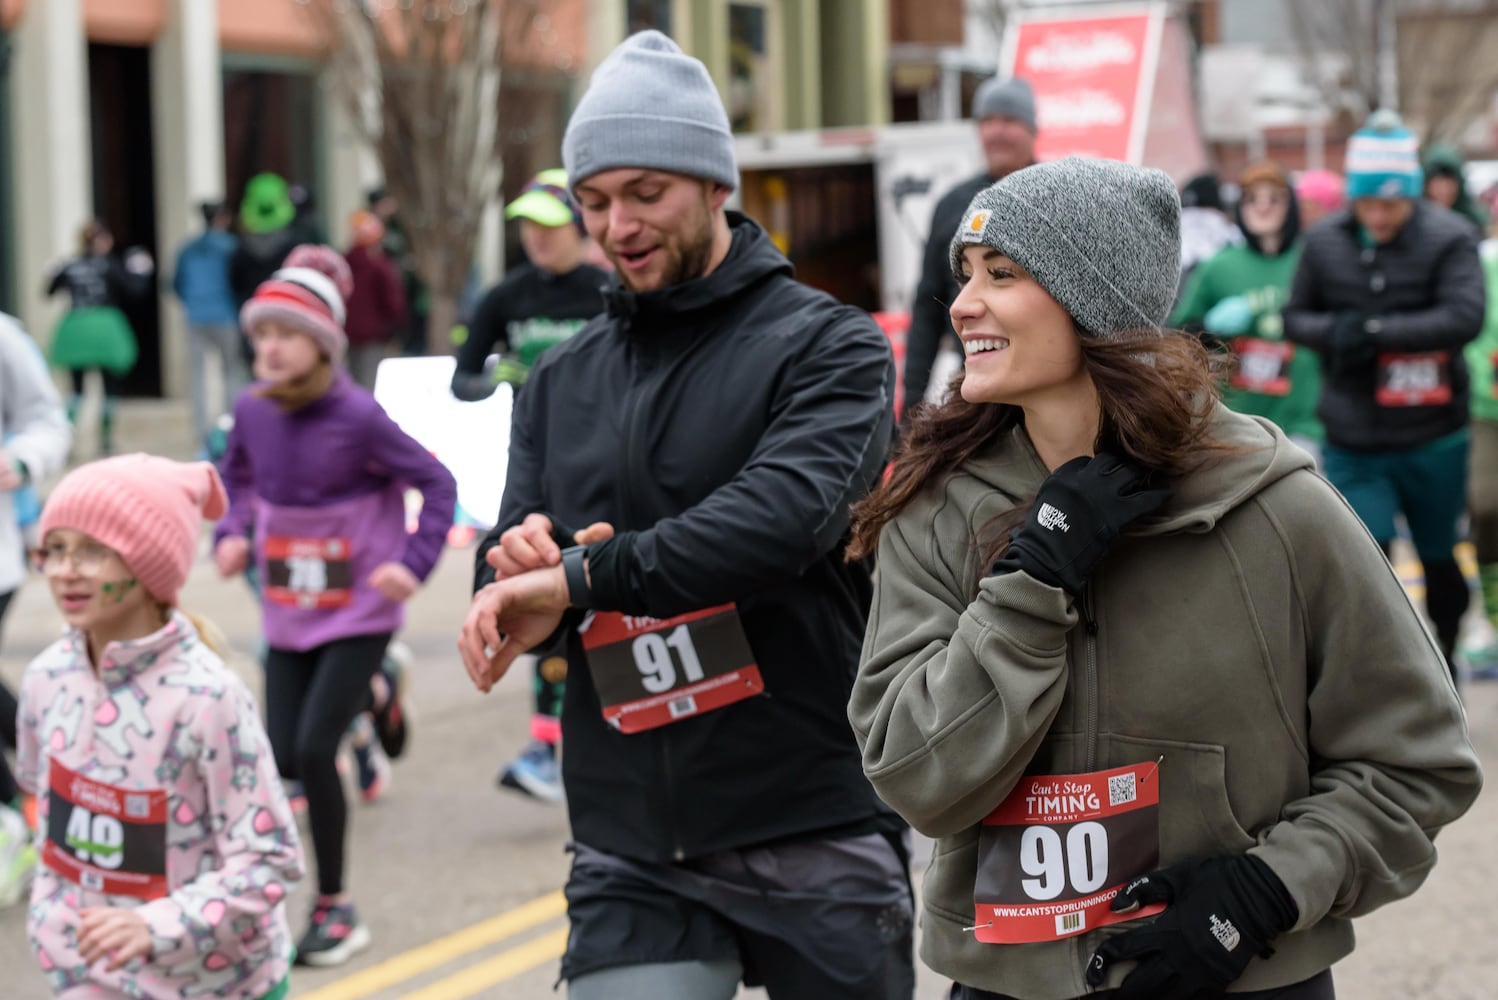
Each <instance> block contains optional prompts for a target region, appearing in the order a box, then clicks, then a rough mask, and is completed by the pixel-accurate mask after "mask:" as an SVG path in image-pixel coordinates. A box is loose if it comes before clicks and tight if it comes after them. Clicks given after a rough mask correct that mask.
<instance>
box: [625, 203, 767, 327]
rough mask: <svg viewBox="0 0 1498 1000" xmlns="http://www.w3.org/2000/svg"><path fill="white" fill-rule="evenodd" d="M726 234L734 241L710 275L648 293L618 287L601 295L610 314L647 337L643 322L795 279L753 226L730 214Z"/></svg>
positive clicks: (682, 313)
mask: <svg viewBox="0 0 1498 1000" xmlns="http://www.w3.org/2000/svg"><path fill="white" fill-rule="evenodd" d="M728 228H729V231H730V233H731V234H732V238H733V242H732V243H731V244H730V245H729V247H728V255H727V256H725V257H724V258H723V262H722V263H721V264H719V265H718V266H717V267H715V268H713V270H712V271H711V272H709V273H708V274H704V275H703V276H702V277H700V278H694V279H693V280H691V281H684V282H682V283H681V284H679V285H671V286H670V287H668V288H661V289H657V290H655V291H649V292H632V291H630V290H629V289H627V288H625V287H624V286H623V285H622V284H617V283H616V284H615V285H614V286H613V287H612V288H610V289H609V290H608V291H607V292H606V293H605V294H604V302H605V304H606V306H607V309H608V314H609V315H610V316H612V317H614V318H617V319H623V320H625V321H626V330H631V331H632V330H639V331H641V332H644V333H647V334H649V333H653V332H654V331H653V330H652V329H650V328H649V327H648V326H647V325H646V324H645V323H643V322H641V321H646V320H651V319H663V318H667V317H677V316H682V315H684V314H688V313H694V312H699V311H701V310H704V309H709V308H711V307H713V306H715V305H716V304H718V303H720V302H722V301H723V300H725V299H729V298H734V297H736V296H738V295H741V294H743V293H744V292H745V291H747V290H749V289H750V288H753V287H754V286H756V285H758V284H759V283H760V282H762V281H764V280H765V279H766V278H769V277H771V276H772V275H776V274H784V275H787V276H789V275H791V274H793V273H794V271H795V269H794V268H793V267H792V266H791V262H790V261H789V260H786V258H785V255H784V254H783V253H781V252H780V250H779V249H778V248H777V247H776V246H775V244H774V243H773V242H771V241H770V237H769V236H768V235H767V234H766V233H765V231H764V230H763V229H761V228H760V227H759V224H758V223H756V222H755V221H754V220H752V219H750V218H749V217H748V216H746V215H742V214H740V213H738V212H729V213H728Z"/></svg>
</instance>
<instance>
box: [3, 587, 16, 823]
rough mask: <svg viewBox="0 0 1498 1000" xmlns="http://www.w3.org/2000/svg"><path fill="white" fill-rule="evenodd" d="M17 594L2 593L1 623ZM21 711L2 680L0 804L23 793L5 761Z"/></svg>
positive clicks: (12, 800) (14, 737) (11, 745)
mask: <svg viewBox="0 0 1498 1000" xmlns="http://www.w3.org/2000/svg"><path fill="white" fill-rule="evenodd" d="M15 596H16V592H15V591H14V590H11V591H7V592H6V593H4V594H0V623H3V622H4V621H5V609H6V608H8V607H10V599H11V598H12V597H15ZM19 711H20V706H19V705H17V704H16V696H15V695H14V694H11V691H10V688H8V687H6V686H5V683H4V682H3V681H0V806H3V805H8V804H9V803H11V802H14V801H15V799H16V796H18V795H20V794H21V790H20V788H18V787H16V776H15V775H14V774H12V773H11V771H10V765H9V764H8V763H6V761H5V751H6V750H8V749H9V750H14V749H15V748H16V713H17V712H19Z"/></svg>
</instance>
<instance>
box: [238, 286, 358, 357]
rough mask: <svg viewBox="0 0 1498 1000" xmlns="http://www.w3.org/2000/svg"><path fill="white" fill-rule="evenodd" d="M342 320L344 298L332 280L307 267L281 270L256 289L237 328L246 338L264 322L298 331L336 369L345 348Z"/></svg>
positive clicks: (346, 339) (346, 340) (345, 337)
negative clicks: (315, 344)
mask: <svg viewBox="0 0 1498 1000" xmlns="http://www.w3.org/2000/svg"><path fill="white" fill-rule="evenodd" d="M343 317H344V311H343V296H342V295H341V294H340V293H339V291H338V286H337V285H336V284H335V283H334V280H333V279H332V278H329V277H328V276H327V275H326V274H323V273H322V272H321V271H315V270H313V269H312V268H310V267H283V268H281V270H279V271H277V272H276V273H275V274H273V275H271V276H270V278H269V279H268V280H267V281H265V282H264V283H262V284H261V285H260V287H259V288H257V289H255V294H254V295H253V296H252V297H251V298H250V301H248V302H246V303H245V304H244V308H243V309H241V310H240V311H239V325H240V326H241V327H242V328H243V329H244V331H245V332H246V333H249V334H253V333H254V332H255V328H256V327H257V326H259V325H260V324H261V323H266V322H275V323H281V324H283V325H285V326H287V327H290V328H291V329H293V330H299V331H301V332H302V333H305V334H306V335H307V336H309V337H311V338H312V339H313V340H315V341H316V342H317V346H318V347H319V348H320V349H321V350H322V352H323V354H325V355H327V358H328V360H329V361H331V362H333V363H334V364H335V365H336V364H337V363H338V362H340V361H342V360H343V353H344V351H345V350H347V348H348V334H346V333H344V332H343Z"/></svg>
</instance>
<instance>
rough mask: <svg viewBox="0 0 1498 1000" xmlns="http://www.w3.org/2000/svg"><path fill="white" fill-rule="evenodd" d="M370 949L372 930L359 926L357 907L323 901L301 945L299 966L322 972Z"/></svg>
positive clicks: (315, 907)
mask: <svg viewBox="0 0 1498 1000" xmlns="http://www.w3.org/2000/svg"><path fill="white" fill-rule="evenodd" d="M368 947H369V928H368V927H365V926H364V925H363V924H361V923H360V922H359V915H358V914H357V913H355V912H354V904H353V903H329V902H325V901H323V900H321V899H319V900H318V901H317V905H316V906H314V907H313V908H312V922H311V924H310V925H309V926H308V927H307V933H305V934H303V935H302V939H301V941H299V942H297V946H296V962H297V964H298V965H312V966H316V967H318V968H326V967H329V966H334V965H342V964H343V963H344V962H347V961H348V960H349V959H351V958H353V957H354V956H355V955H357V954H358V953H359V952H361V951H363V950H364V949H365V948H368Z"/></svg>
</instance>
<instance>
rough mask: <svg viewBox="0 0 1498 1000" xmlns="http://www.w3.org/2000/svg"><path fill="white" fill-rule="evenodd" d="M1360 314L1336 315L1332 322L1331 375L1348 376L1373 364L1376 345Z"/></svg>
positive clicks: (1344, 313)
mask: <svg viewBox="0 0 1498 1000" xmlns="http://www.w3.org/2000/svg"><path fill="white" fill-rule="evenodd" d="M1364 323H1365V320H1364V317H1363V314H1362V313H1355V312H1343V313H1338V314H1337V316H1336V318H1335V319H1333V320H1332V330H1331V352H1330V353H1331V356H1330V358H1329V359H1328V360H1329V361H1330V362H1331V365H1330V368H1331V370H1332V373H1333V374H1336V375H1350V374H1353V373H1355V372H1359V371H1364V370H1366V369H1367V368H1368V367H1370V366H1371V365H1372V364H1373V359H1374V357H1375V356H1377V354H1378V345H1377V344H1376V343H1375V342H1374V340H1373V337H1372V336H1371V335H1370V334H1369V333H1368V331H1367V329H1366V328H1365V326H1364Z"/></svg>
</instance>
